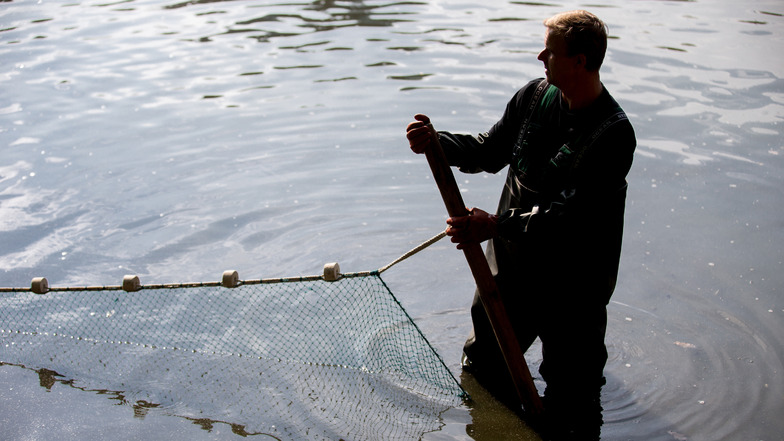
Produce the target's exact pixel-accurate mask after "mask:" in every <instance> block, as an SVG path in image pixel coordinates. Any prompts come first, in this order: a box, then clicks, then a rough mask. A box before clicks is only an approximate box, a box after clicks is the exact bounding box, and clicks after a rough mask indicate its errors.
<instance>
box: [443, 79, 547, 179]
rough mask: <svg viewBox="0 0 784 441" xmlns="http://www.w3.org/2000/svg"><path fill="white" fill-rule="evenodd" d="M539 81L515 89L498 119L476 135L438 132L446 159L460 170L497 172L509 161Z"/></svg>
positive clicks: (466, 171) (465, 171) (467, 171)
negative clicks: (524, 111) (490, 126)
mask: <svg viewBox="0 0 784 441" xmlns="http://www.w3.org/2000/svg"><path fill="white" fill-rule="evenodd" d="M539 81H540V79H539V80H534V81H531V82H530V83H528V84H527V85H526V86H525V87H523V88H522V89H520V90H518V91H517V93H516V94H515V95H514V96H513V97H512V99H511V100H510V101H509V103H508V104H507V105H506V109H505V111H504V114H503V116H502V117H501V119H500V120H499V121H498V122H497V123H495V125H493V127H492V128H490V130H489V131H488V132H485V133H480V134H478V135H476V136H474V135H467V134H455V133H451V132H438V139H439V141H440V142H441V146H442V147H443V149H444V153H445V154H446V157H447V160H448V161H449V164H450V165H452V166H456V167H458V168H459V170H460V171H461V172H463V173H479V172H488V173H498V172H499V171H500V170H501V169H503V168H504V167H505V166H507V165H508V164H509V160H510V158H511V157H512V150H513V149H514V144H515V142H516V140H517V136H518V133H519V131H520V124H521V123H522V118H523V115H522V109H524V108H525V106H524V104H525V103H527V102H528V101H529V100H530V99H531V97H532V96H533V93H534V90H535V89H536V85H537V84H539Z"/></svg>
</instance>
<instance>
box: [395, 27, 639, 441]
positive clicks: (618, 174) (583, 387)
mask: <svg viewBox="0 0 784 441" xmlns="http://www.w3.org/2000/svg"><path fill="white" fill-rule="evenodd" d="M544 24H545V27H546V31H547V33H546V37H545V47H544V49H543V50H542V52H541V53H540V54H539V57H538V59H539V60H541V61H542V62H543V63H544V67H545V74H546V76H547V78H546V80H535V81H532V82H530V83H528V85H526V86H525V87H523V88H522V89H520V90H519V91H518V92H517V93H516V94H515V95H514V97H513V98H512V99H511V101H510V102H509V104H508V105H507V107H506V111H505V112H504V115H503V117H502V118H501V119H500V120H499V121H498V122H497V123H496V124H495V125H494V126H493V127H492V128H491V129H490V131H489V132H487V133H484V134H480V135H478V136H471V135H460V134H453V133H449V132H439V133H438V134H437V136H438V139H439V141H440V143H441V145H442V147H443V149H444V151H445V153H446V156H447V159H448V161H449V163H450V165H453V166H457V167H459V169H460V170H461V171H463V172H466V173H477V172H482V171H484V172H490V173H496V172H498V171H500V170H501V169H502V168H504V167H505V166H507V165H508V166H509V170H508V175H507V179H506V184H505V186H504V189H503V192H502V194H501V198H500V202H499V205H498V209H497V211H496V213H495V214H489V213H487V212H485V211H483V210H480V209H478V208H473V209H471V210H470V214H469V215H468V216H464V217H455V218H450V219H447V224H448V225H449V226H448V228H447V234H448V235H449V236H451V240H452V242H454V243H457V247H458V248H462V247H463V245H464V244H467V243H478V242H482V241H485V240H489V243H488V246H487V259H488V263H489V264H490V268H491V270H492V272H493V275H494V277H495V279H496V283H497V285H498V288H499V291H500V293H501V297H502V299H503V302H504V305H505V307H506V310H507V312H508V313H509V315H510V320H511V322H512V324H513V326H514V328H515V333H516V335H517V338H518V340H519V342H520V344H521V346H522V349H523V350H525V349H527V348H528V347H529V346H530V345H531V344H532V343H533V341H534V340H535V339H536V338H537V337H539V338H540V340H541V342H542V352H543V354H542V355H543V357H542V358H543V361H542V364H541V367H540V369H539V372H540V374H541V375H542V378H543V379H544V380H545V382H546V384H547V387H546V389H545V392H544V399H543V402H544V404H545V431H546V432H547V433H550V434H551V436H552V437H554V438H556V439H580V440H588V439H598V438H599V433H600V426H601V424H602V416H601V411H602V409H601V404H600V392H601V387H602V385H603V384H604V382H605V380H604V376H603V370H604V365H605V363H606V361H607V349H606V347H605V344H604V336H605V329H606V324H607V310H606V306H607V304H608V303H609V300H610V296H611V295H612V293H613V290H614V288H615V282H616V278H617V273H618V262H619V258H620V251H621V237H622V233H623V216H624V206H625V199H626V175H627V173H628V172H629V169H630V168H631V164H632V156H633V153H634V149H635V147H636V140H635V135H634V130H633V128H632V126H631V124H630V123H629V121H628V119H627V118H626V115H625V114H624V113H623V111H622V110H621V108H620V107H619V106H618V103H617V102H616V101H615V100H614V99H613V98H612V96H611V95H610V94H609V92H608V91H607V90H606V89H605V88H604V86H603V84H602V83H601V81H600V78H599V68H600V67H601V65H602V62H603V60H604V54H605V51H606V47H607V31H606V26H605V24H604V23H603V22H602V21H601V20H599V18H597V17H596V16H594V15H593V14H591V13H589V12H586V11H572V12H566V13H562V14H558V15H556V16H554V17H552V18H549V19H547V20H545V22H544ZM415 119H416V121H414V122H412V123H410V124H409V125H408V127H407V133H406V137H407V138H408V140H409V143H410V147H411V149H412V150H413V151H414V152H416V153H423V152H424V151H425V150H426V149H427V148H429V146H430V145H431V143H432V142H433V141H432V140H433V136H434V134H433V133H432V126H430V125H429V119H428V117H427V116H425V115H416V116H415ZM471 317H472V322H473V332H472V335H471V336H470V337H469V338H468V340H467V341H466V343H465V346H464V357H463V366H464V369H465V370H467V371H469V372H470V373H472V374H473V375H474V376H475V377H476V378H477V380H478V381H479V382H480V383H482V384H483V385H485V386H486V387H487V388H488V389H489V390H490V391H491V392H493V393H494V394H495V395H496V396H498V397H499V398H501V399H504V400H507V399H515V398H514V397H511V398H508V396H509V394H510V393H511V394H513V393H514V390H515V389H514V387H513V386H512V383H511V378H510V377H509V375H508V371H507V370H506V365H505V362H504V360H503V357H502V355H501V352H500V349H499V348H498V344H497V342H496V340H495V336H494V334H493V331H492V328H491V326H490V324H489V322H488V319H487V316H486V314H485V311H484V308H483V306H482V303H481V301H480V299H479V297H478V295H475V296H474V302H473V305H472V307H471Z"/></svg>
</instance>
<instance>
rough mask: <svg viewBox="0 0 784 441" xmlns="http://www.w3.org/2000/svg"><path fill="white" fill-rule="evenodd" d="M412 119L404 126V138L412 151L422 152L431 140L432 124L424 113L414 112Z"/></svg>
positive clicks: (432, 134)
mask: <svg viewBox="0 0 784 441" xmlns="http://www.w3.org/2000/svg"><path fill="white" fill-rule="evenodd" d="M414 119H415V120H416V121H413V122H411V123H409V124H408V126H407V127H406V138H408V145H409V146H410V147H411V150H413V151H414V153H424V152H425V150H426V149H427V147H428V146H429V145H430V143H431V142H433V136H435V134H434V133H433V126H431V125H430V118H428V117H427V116H426V115H422V114H416V115H414Z"/></svg>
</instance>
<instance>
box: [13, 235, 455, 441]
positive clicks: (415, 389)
mask: <svg viewBox="0 0 784 441" xmlns="http://www.w3.org/2000/svg"><path fill="white" fill-rule="evenodd" d="M441 237H443V235H441ZM437 238H440V237H438V236H436V238H433V239H431V241H435V240H437ZM423 245H425V244H423ZM412 251H414V250H412ZM405 257H406V256H404V257H402V258H401V259H398V261H399V260H402V259H403V258H405ZM394 263H397V262H393V263H392V264H390V265H388V266H387V267H385V268H383V269H381V270H377V271H371V272H364V273H353V274H340V273H339V268H337V265H335V266H333V267H330V266H329V265H328V266H327V267H325V274H324V275H323V276H308V277H297V278H289V279H266V280H262V279H259V280H246V281H240V280H239V279H238V275H237V273H236V272H227V273H224V277H223V280H222V281H221V282H216V283H196V284H177V285H148V286H141V285H139V280H138V278H135V277H133V278H130V277H126V279H125V280H124V282H123V286H114V287H82V288H49V287H48V282H47V281H46V280H45V279H34V281H33V286H32V287H31V288H2V289H0V323H2V325H0V328H1V329H0V339H1V340H2V344H0V362H3V363H8V364H16V365H21V366H24V367H26V368H29V369H36V370H43V371H45V372H50V371H53V372H55V373H56V374H55V375H57V376H59V377H62V378H65V379H67V380H68V381H69V382H70V383H72V384H73V385H74V386H75V387H79V388H81V389H87V390H96V391H113V392H116V393H117V394H118V395H119V396H120V397H122V399H123V401H124V402H125V403H127V404H129V405H133V406H134V407H135V408H138V407H144V408H150V407H156V408H158V409H160V411H163V412H166V413H168V414H171V415H177V416H180V417H184V418H188V419H192V420H194V421H196V422H204V421H207V422H208V423H209V422H227V423H229V424H232V426H233V427H234V429H233V430H235V431H236V430H237V429H236V427H240V428H241V430H242V433H244V434H255V433H258V434H261V433H263V434H268V435H271V436H273V437H276V438H280V439H334V440H337V439H347V440H350V439H417V438H420V437H421V436H422V435H423V434H424V433H427V432H430V431H435V430H438V429H439V428H440V427H441V426H442V424H443V423H442V421H441V419H440V414H441V413H442V412H444V411H445V410H447V409H449V408H451V407H454V406H456V405H459V404H460V403H461V401H462V399H463V398H465V392H464V391H463V390H462V388H461V387H460V385H459V384H458V382H457V380H456V379H455V378H454V376H453V375H452V373H451V372H450V371H449V369H448V368H447V367H446V366H445V365H444V363H443V361H442V360H441V358H440V357H439V356H438V354H437V353H436V352H435V350H434V349H433V348H432V346H431V345H430V344H429V343H428V342H427V340H426V338H425V337H424V335H423V334H422V333H421V331H420V330H419V328H418V327H417V326H416V324H415V323H414V321H413V320H412V319H411V317H410V316H409V315H408V314H407V313H406V311H405V310H404V309H403V307H402V306H401V305H400V303H399V302H398V300H397V299H396V298H395V296H394V295H393V294H392V292H391V291H390V290H389V288H388V287H387V285H386V284H385V283H384V281H383V280H382V279H381V276H380V272H381V271H383V270H384V269H386V268H388V267H390V266H391V265H393V264H394ZM333 279H334V280H333ZM202 425H204V424H203V423H202ZM207 426H209V424H207Z"/></svg>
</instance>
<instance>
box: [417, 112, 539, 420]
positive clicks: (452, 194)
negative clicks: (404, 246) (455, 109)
mask: <svg viewBox="0 0 784 441" xmlns="http://www.w3.org/2000/svg"><path fill="white" fill-rule="evenodd" d="M428 126H429V127H430V129H431V133H432V136H433V142H431V143H430V145H429V146H428V147H427V148H426V149H425V157H426V158H427V162H428V164H430V170H431V171H432V172H433V177H434V178H435V180H436V184H438V189H439V191H440V192H441V198H443V199H444V205H446V211H447V213H449V216H450V217H459V216H467V215H468V209H467V208H466V206H465V204H464V203H463V197H462V196H461V195H460V190H459V189H458V187H457V182H456V181H455V175H454V174H453V173H452V169H450V168H449V164H448V163H447V160H446V155H445V154H444V150H443V149H442V148H441V143H440V142H439V141H438V135H437V134H436V132H435V129H433V126H432V124H428ZM463 252H464V253H465V257H466V260H467V261H468V266H469V267H470V268H471V273H472V274H473V275H474V280H475V281H476V286H477V289H478V290H479V298H480V299H481V300H482V305H483V306H484V307H485V311H486V312H487V317H488V318H489V319H490V325H491V326H492V327H493V332H495V337H496V339H497V340H498V345H499V346H500V348H501V352H502V353H503V355H504V360H505V361H506V366H507V368H508V369H509V373H510V374H511V376H512V381H514V385H515V389H516V390H517V396H518V397H519V398H520V402H521V403H522V405H523V409H524V410H525V411H526V413H528V414H529V415H531V416H533V417H539V416H541V414H542V409H543V407H542V400H541V399H540V398H539V392H537V390H536V386H534V381H533V378H532V377H531V372H530V371H529V370H528V364H527V363H526V361H525V354H524V352H523V350H522V349H521V348H520V344H519V343H518V342H517V336H516V335H515V333H514V331H513V330H512V326H511V323H510V321H509V316H508V315H507V313H506V309H505V308H504V304H503V303H502V302H501V296H500V294H499V292H498V287H497V286H496V284H495V279H494V278H493V274H492V273H491V272H490V266H489V265H488V264H487V259H486V258H485V255H484V253H483V252H482V247H481V245H480V244H478V243H475V244H467V246H466V247H465V248H464V249H463Z"/></svg>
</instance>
